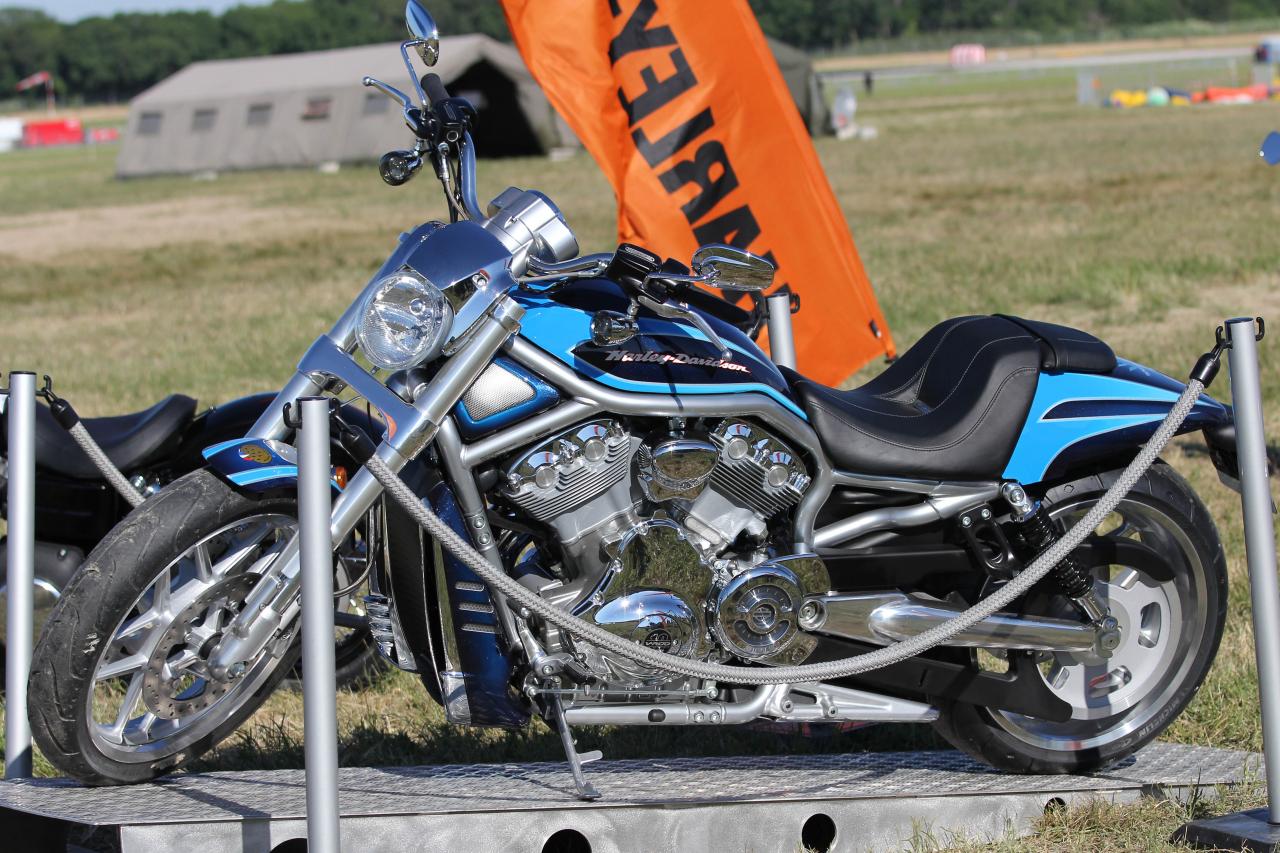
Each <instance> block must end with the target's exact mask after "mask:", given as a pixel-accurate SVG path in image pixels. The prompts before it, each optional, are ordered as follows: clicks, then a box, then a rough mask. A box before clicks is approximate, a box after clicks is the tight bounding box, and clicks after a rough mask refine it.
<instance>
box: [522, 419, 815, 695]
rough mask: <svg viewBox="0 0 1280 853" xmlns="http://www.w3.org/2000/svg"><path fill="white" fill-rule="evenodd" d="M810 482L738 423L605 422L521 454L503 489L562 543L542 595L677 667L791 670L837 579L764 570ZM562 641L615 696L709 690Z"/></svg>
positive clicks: (806, 651) (784, 560) (769, 438)
mask: <svg viewBox="0 0 1280 853" xmlns="http://www.w3.org/2000/svg"><path fill="white" fill-rule="evenodd" d="M633 462H634V468H633V465H632V463H633ZM808 485H809V476H808V472H807V470H806V469H805V467H804V464H803V462H802V461H801V460H800V459H799V458H798V457H797V456H796V455H795V454H794V453H793V452H792V451H791V449H790V448H789V447H788V446H787V445H786V444H785V443H784V442H783V441H781V440H780V439H778V438H777V437H775V436H774V435H772V434H771V433H769V432H767V431H766V430H764V429H763V428H761V427H759V426H756V425H754V424H752V423H750V422H747V421H743V420H741V419H738V418H728V419H725V420H723V421H720V422H719V423H718V424H716V425H715V426H714V428H713V429H712V430H711V431H710V432H709V433H708V432H705V431H701V430H699V429H698V428H697V425H696V424H690V425H687V426H686V424H685V423H684V422H683V421H681V422H679V423H672V424H671V429H670V430H667V431H659V432H656V433H650V434H648V437H647V438H640V437H638V436H636V435H634V434H633V433H632V432H631V431H630V430H629V429H628V427H627V425H625V424H624V423H623V422H620V421H618V420H613V419H600V420H595V421H590V422H587V423H584V424H581V425H579V426H576V427H572V428H570V429H569V430H567V431H565V432H563V433H561V434H560V435H558V436H556V437H554V438H551V439H548V440H546V441H544V442H543V443H541V444H540V445H538V446H537V447H536V448H535V449H533V450H531V451H524V452H521V453H519V454H517V455H516V456H515V457H514V458H513V459H512V460H511V461H510V462H509V463H508V465H507V469H506V481H505V484H504V485H503V486H502V492H503V494H504V495H505V496H506V497H507V499H508V500H510V501H511V502H512V503H513V504H515V505H517V506H518V507H520V508H521V509H522V510H523V511H524V512H526V513H527V514H528V515H529V516H530V517H531V518H533V519H535V520H537V521H539V522H542V523H544V524H546V525H548V526H549V527H550V528H551V529H552V530H553V531H554V534H555V536H556V537H557V539H558V540H559V545H560V555H561V557H562V560H563V572H562V573H561V574H560V575H559V578H560V579H559V580H558V581H557V582H556V583H554V584H552V585H549V586H548V587H547V589H546V592H545V593H544V594H546V595H547V596H548V597H549V598H551V599H553V600H555V601H556V602H557V603H558V604H559V606H563V607H567V608H569V609H570V610H571V611H572V612H573V613H574V614H575V615H577V616H579V617H581V618H584V619H587V620H588V621H592V622H594V623H595V624H597V625H599V626H601V627H603V628H605V629H606V630H608V631H610V632H611V633H613V634H616V635H618V636H620V637H624V638H626V639H628V640H631V641H634V642H638V643H640V644H642V645H646V646H648V647H650V648H653V649H656V650H659V651H664V652H667V653H669V654H672V655H676V656H680V657H686V658H690V659H695V660H711V659H716V660H725V659H727V658H728V657H729V656H738V657H741V658H744V659H747V660H753V661H760V662H764V663H783V662H786V663H794V662H799V661H802V660H804V659H806V658H807V657H808V656H809V655H810V654H811V653H812V650H813V648H814V647H815V645H816V642H815V641H814V640H813V639H812V638H810V637H809V635H807V634H806V633H805V632H803V631H802V630H801V628H800V616H801V609H802V608H803V607H804V600H805V597H806V596H808V595H816V594H822V593H825V592H827V591H828V588H829V586H830V582H829V580H828V578H827V573H826V569H825V567H824V566H823V564H822V561H821V560H820V559H819V558H817V557H816V556H813V555H792V556H786V557H778V558H774V559H769V558H768V553H769V552H770V551H769V548H770V546H769V543H768V542H767V534H768V532H769V529H770V521H771V520H772V519H773V518H774V517H776V516H778V515H779V514H781V513H784V512H786V511H789V510H790V509H791V508H793V507H794V506H795V504H797V503H798V502H799V501H800V499H801V498H802V497H803V495H804V492H805V490H806V489H807V487H808ZM744 532H746V533H747V534H750V535H749V536H748V537H746V538H745V539H742V538H741V536H742V534H743V533H744ZM775 544H776V543H775ZM730 546H736V547H735V549H731V547H730ZM554 642H555V643H557V644H558V643H566V644H567V645H568V648H567V651H570V652H571V653H573V654H574V655H575V656H576V657H577V658H578V660H579V661H580V662H581V664H582V665H583V666H585V667H586V668H587V670H589V671H590V672H591V673H592V674H593V675H594V676H595V677H596V678H597V679H598V681H599V683H600V684H601V685H602V687H603V689H604V690H606V691H610V692H615V693H616V692H617V691H627V692H631V693H633V694H635V693H640V694H650V693H652V694H657V693H663V694H668V695H670V694H678V693H681V692H685V693H688V692H690V691H697V690H700V689H702V688H701V687H700V683H699V682H698V681H697V680H696V679H692V680H691V679H686V678H684V677H681V676H673V675H672V674H670V673H668V672H666V671H664V670H661V669H657V670H655V669H651V668H648V667H645V666H642V665H639V664H637V663H635V662H634V661H630V660H627V659H625V658H620V657H618V656H615V655H612V654H609V653H607V652H604V651H602V650H600V649H598V648H596V647H594V646H591V645H590V644H588V643H584V642H582V641H580V640H574V639H572V638H567V637H566V638H564V639H563V640H559V639H557V640H555V641H554ZM592 689H594V688H592Z"/></svg>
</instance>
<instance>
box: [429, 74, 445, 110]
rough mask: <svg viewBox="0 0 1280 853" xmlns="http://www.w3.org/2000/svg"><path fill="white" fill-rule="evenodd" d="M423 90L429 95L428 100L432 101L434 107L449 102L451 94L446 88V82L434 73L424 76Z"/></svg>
mask: <svg viewBox="0 0 1280 853" xmlns="http://www.w3.org/2000/svg"><path fill="white" fill-rule="evenodd" d="M422 90H423V91H424V92H426V93H427V99H428V100H430V101H431V104H432V106H435V105H436V104H439V103H440V102H441V101H447V100H449V92H448V90H447V89H445V87H444V81H443V80H441V79H440V75H439V74H436V73H434V72H433V73H430V74H424V75H423V76H422Z"/></svg>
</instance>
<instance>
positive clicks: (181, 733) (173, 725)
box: [86, 513, 297, 762]
mask: <svg viewBox="0 0 1280 853" xmlns="http://www.w3.org/2000/svg"><path fill="white" fill-rule="evenodd" d="M296 531H297V521H296V520H295V519H293V518H290V517H289V516H286V515H279V514H274V513H263V514H260V515H251V516H249V517H248V518H244V519H241V520H238V521H235V522H232V523H231V524H228V525H225V526H224V527H222V528H220V529H219V530H217V531H215V532H213V533H212V534H209V535H208V536H205V537H204V538H202V539H201V540H200V541H199V542H197V543H196V544H195V545H193V546H191V547H190V548H188V549H187V550H186V551H184V552H183V553H182V554H181V555H179V556H178V557H177V558H175V559H174V560H173V561H172V562H171V563H169V564H168V565H167V566H165V567H164V568H163V569H162V570H161V571H160V573H159V574H158V575H156V577H155V578H154V579H153V580H152V582H151V584H150V585H149V586H148V587H147V589H146V590H145V591H144V592H143V593H142V595H140V596H138V599H137V601H135V602H134V605H133V607H131V608H130V609H129V614H128V615H127V616H126V617H125V618H124V619H122V620H121V622H120V624H119V626H118V627H117V628H116V630H115V632H114V634H113V635H112V638H111V640H110V641H109V642H108V643H107V644H106V645H105V646H104V648H103V651H102V653H101V654H100V656H99V658H98V663H97V666H96V667H95V670H94V673H93V680H94V689H93V691H92V692H91V693H89V694H88V695H87V696H86V702H87V703H88V707H87V708H86V713H87V714H88V715H89V716H90V717H91V718H92V720H93V725H92V728H91V735H92V737H93V740H94V743H95V744H96V745H97V746H98V748H99V749H100V750H101V751H102V752H103V753H104V754H106V755H109V756H111V757H113V758H115V759H116V760H118V761H124V762H139V761H148V760H149V759H150V755H151V754H152V753H154V752H161V753H170V752H173V751H174V750H181V749H185V748H186V747H187V746H189V745H190V744H192V743H194V742H195V741H197V740H199V739H200V738H202V737H204V736H205V735H207V734H209V732H211V731H212V730H213V729H214V728H215V727H216V726H217V724H218V722H219V721H220V720H224V719H226V717H227V715H228V714H230V713H233V712H234V710H235V708H236V706H238V705H239V704H241V703H243V702H244V701H245V699H246V698H248V697H250V696H252V695H253V694H254V693H255V692H256V689H257V688H258V687H260V686H261V685H262V684H263V682H264V681H265V680H266V679H267V677H268V676H270V675H271V671H272V669H273V668H274V667H275V665H276V664H277V663H278V661H276V660H275V659H274V658H272V656H271V655H270V654H265V653H264V654H262V655H259V657H258V659H257V660H255V661H253V662H251V663H250V664H249V666H248V667H247V668H246V669H245V671H244V673H243V674H242V675H240V676H239V677H238V678H230V679H225V680H222V679H218V678H215V677H214V676H213V675H212V674H211V673H210V672H209V670H208V656H209V653H210V651H212V649H213V648H214V646H216V645H217V643H218V640H219V639H220V638H221V636H222V631H223V629H224V628H225V627H226V626H227V624H228V623H229V622H230V621H231V620H232V619H233V618H235V615H236V613H238V612H239V611H240V608H241V606H242V605H243V603H244V599H245V596H247V595H248V593H249V591H250V590H251V589H253V586H254V584H255V582H256V581H257V579H258V577H259V576H260V575H261V573H262V571H263V570H265V569H266V568H267V566H269V565H270V564H271V562H272V561H273V560H274V559H275V558H276V556H277V555H278V554H279V553H280V551H281V550H282V549H283V548H284V546H285V545H286V544H287V543H288V542H289V540H290V539H291V538H292V537H293V536H294V534H295V533H296Z"/></svg>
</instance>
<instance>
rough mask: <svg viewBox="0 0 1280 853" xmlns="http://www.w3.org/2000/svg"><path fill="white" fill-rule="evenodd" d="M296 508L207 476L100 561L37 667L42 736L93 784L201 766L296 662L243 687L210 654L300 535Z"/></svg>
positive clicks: (146, 518) (166, 494) (108, 545)
mask: <svg viewBox="0 0 1280 853" xmlns="http://www.w3.org/2000/svg"><path fill="white" fill-rule="evenodd" d="M296 519H297V517H296V505H295V502H294V500H293V498H292V497H289V496H275V497H266V498H255V497H249V496H246V495H243V494H241V493H239V492H236V491H235V490H234V489H232V488H231V487H229V486H228V485H227V484H226V483H224V482H223V481H221V480H220V479H218V478H217V477H216V476H215V475H214V474H212V473H210V472H208V471H196V472H194V473H192V474H188V475H186V476H185V477H182V478H181V479H179V480H177V481H175V482H174V483H173V484H172V485H170V486H169V487H168V488H166V489H165V490H164V491H162V492H161V493H160V494H158V495H157V496H156V497H154V498H152V499H150V500H148V501H146V502H145V503H144V504H143V505H142V506H140V507H139V508H138V509H137V510H135V511H134V512H133V513H131V514H130V515H129V516H128V517H127V518H126V519H125V520H124V521H122V522H121V523H120V524H119V525H117V526H116V527H115V528H114V529H113V530H112V531H111V532H110V533H109V534H108V535H107V536H106V538H104V539H103V540H102V542H101V543H99V545H98V547H96V548H95V549H94V550H93V552H92V553H91V554H90V555H89V557H88V559H87V560H86V562H85V565H84V567H83V568H82V569H81V570H80V571H79V572H77V573H76V575H75V577H74V579H73V580H72V582H71V584H70V585H69V586H68V587H67V588H66V589H65V590H64V591H63V594H62V598H61V599H60V601H59V602H58V604H57V606H56V607H55V608H54V610H53V612H52V613H51V614H50V617H49V621H48V623H47V624H46V626H45V628H44V631H43V632H42V634H41V637H40V642H39V644H38V645H37V646H36V650H35V656H34V660H33V661H32V672H31V686H30V717H31V725H32V734H33V736H34V738H35V741H36V743H37V745H38V746H39V747H40V749H41V751H42V752H44V754H45V756H46V757H47V758H48V759H49V760H50V761H52V762H53V764H54V765H55V766H57V767H58V769H59V770H61V771H63V772H65V773H67V774H69V775H71V776H74V777H75V778H77V779H79V780H81V781H83V782H87V783H90V784H99V785H101V784H120V783H129V782H141V781H145V780H147V779H151V778H153V777H155V776H158V775H160V774H161V773H164V772H166V771H169V770H172V769H174V768H176V767H178V766H180V765H181V764H183V763H184V762H187V761H189V760H191V759H192V758H195V757H197V756H199V755H200V754H201V753H203V752H205V751H206V750H208V749H210V748H211V747H213V746H214V745H215V744H217V743H218V742H219V741H220V740H222V738H224V737H226V736H227V735H228V734H229V733H230V732H231V731H233V730H234V729H235V728H236V727H237V726H238V725H240V723H242V722H243V721H244V720H245V719H246V718H247V717H248V716H249V715H250V714H252V713H253V711H254V710H255V709H256V708H257V707H258V706H259V705H260V704H261V703H262V702H263V700H265V699H266V698H267V696H269V695H270V693H271V691H272V690H273V689H274V688H275V687H276V685H277V684H278V683H279V681H280V679H281V678H283V677H284V675H285V674H286V673H287V672H288V671H289V669H290V667H291V666H292V665H293V662H294V660H295V658H296V656H297V651H296V646H295V644H294V643H293V642H292V640H293V637H292V636H285V637H283V638H281V640H280V641H279V642H277V643H276V644H274V646H273V647H269V648H268V649H267V650H266V651H264V652H263V653H262V654H260V655H259V656H258V657H257V658H256V659H254V660H252V661H249V662H248V666H247V668H246V669H245V671H244V673H243V674H242V675H240V676H239V677H238V678H234V679H228V680H220V679H218V678H216V677H214V676H213V675H212V674H211V672H210V671H209V668H208V656H209V653H210V651H211V650H212V649H213V647H214V646H215V645H216V644H217V641H218V639H219V637H220V636H221V632H222V631H223V630H224V629H225V627H226V625H227V624H228V622H229V621H230V620H231V618H233V617H234V615H235V614H236V613H237V612H238V611H239V610H240V608H241V606H242V604H243V602H244V600H245V597H246V596H247V595H248V593H249V591H250V590H251V589H252V588H253V586H254V584H255V583H256V582H257V581H258V579H259V578H260V577H261V574H262V572H263V571H264V570H265V569H266V568H267V567H269V566H270V565H271V563H272V561H273V560H275V559H276V558H277V556H278V555H279V553H280V552H281V551H282V550H283V548H284V546H285V545H286V544H287V543H288V542H289V540H290V539H292V538H293V536H294V535H295V533H296V531H297V520H296Z"/></svg>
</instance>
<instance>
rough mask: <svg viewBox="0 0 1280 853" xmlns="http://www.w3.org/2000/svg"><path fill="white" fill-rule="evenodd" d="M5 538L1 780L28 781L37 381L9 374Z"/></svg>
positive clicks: (21, 374)
mask: <svg viewBox="0 0 1280 853" xmlns="http://www.w3.org/2000/svg"><path fill="white" fill-rule="evenodd" d="M7 406H8V409H9V496H8V497H9V532H8V546H7V550H8V553H7V558H8V561H9V569H8V572H9V574H8V578H7V581H6V587H7V593H8V599H9V605H8V612H7V613H6V616H7V618H8V621H7V622H6V623H5V624H6V626H7V635H6V636H5V662H4V663H5V677H4V690H5V694H4V695H5V718H4V737H5V741H4V742H5V750H4V778H6V779H26V778H29V777H30V776H31V724H30V722H28V720H27V677H28V676H29V675H30V673H31V646H32V639H33V638H32V623H33V619H34V617H33V613H32V611H33V608H34V604H35V553H36V551H35V549H36V517H35V498H36V458H35V457H36V448H35V436H36V375H35V374H34V373H28V372H26V371H14V372H13V373H10V374H9V400H8V403H7Z"/></svg>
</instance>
